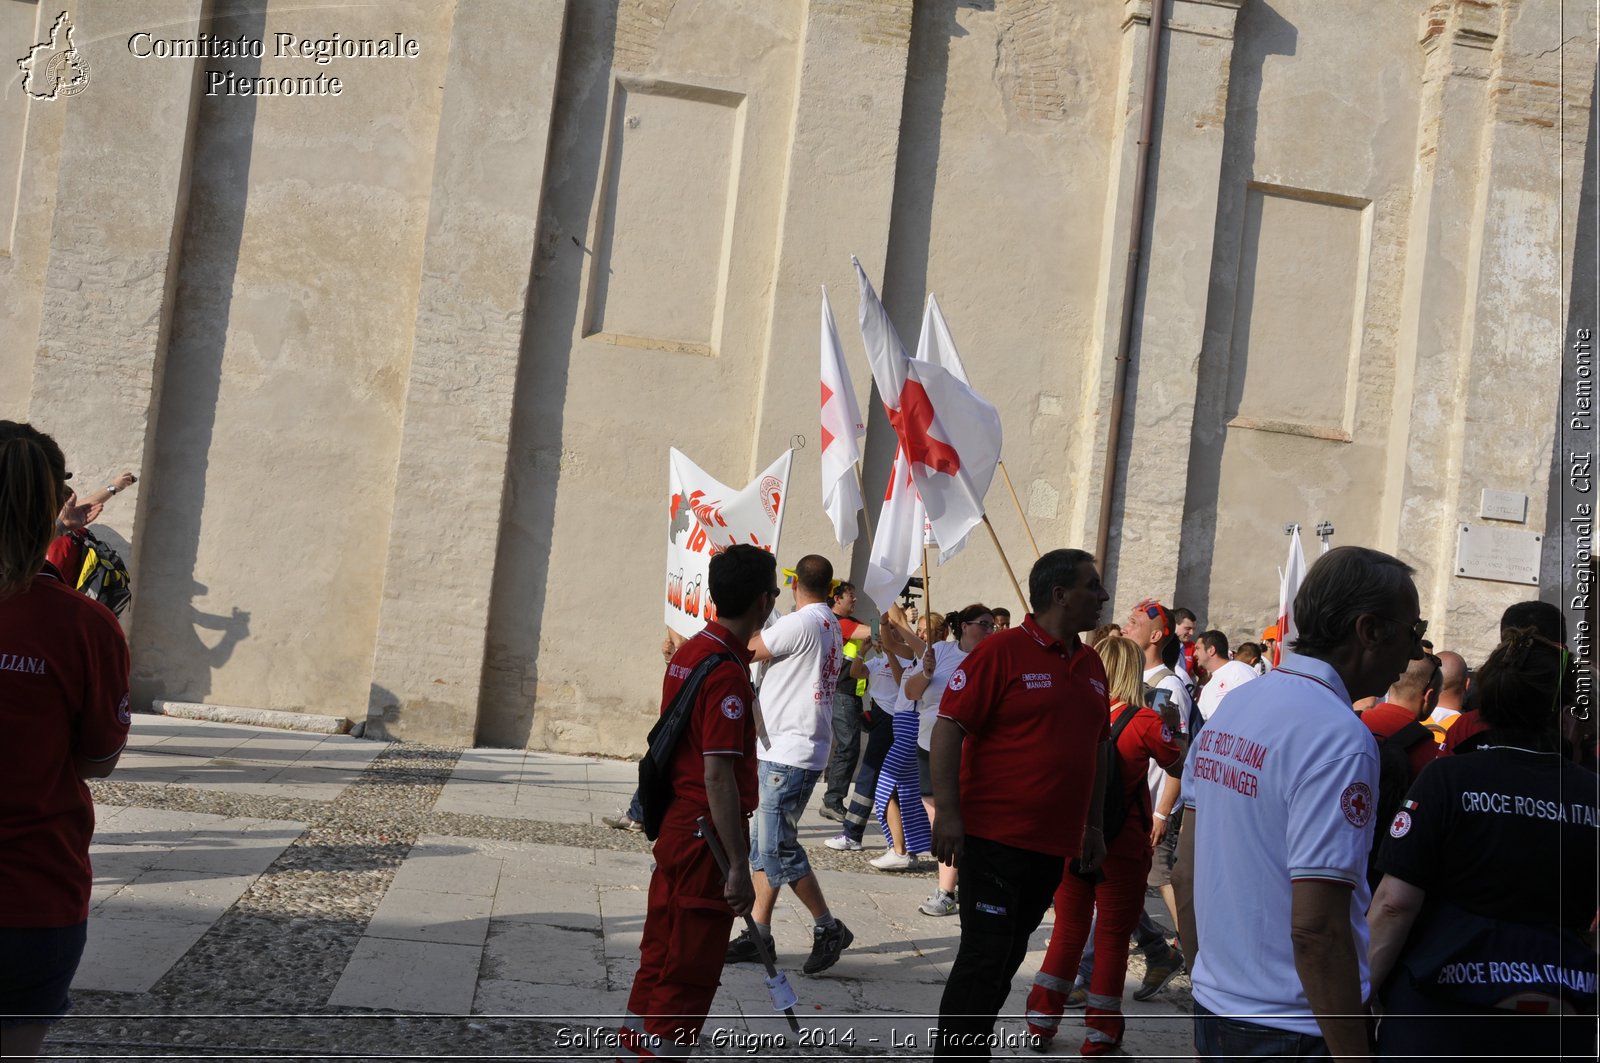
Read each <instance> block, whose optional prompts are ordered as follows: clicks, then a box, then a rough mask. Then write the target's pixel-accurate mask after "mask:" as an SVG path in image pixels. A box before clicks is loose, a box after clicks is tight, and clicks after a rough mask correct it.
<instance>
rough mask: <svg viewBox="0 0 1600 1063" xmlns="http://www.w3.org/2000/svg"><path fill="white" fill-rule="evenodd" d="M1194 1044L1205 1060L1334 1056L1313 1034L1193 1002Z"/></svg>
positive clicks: (1204, 1062) (1325, 1044) (1325, 1057)
mask: <svg viewBox="0 0 1600 1063" xmlns="http://www.w3.org/2000/svg"><path fill="white" fill-rule="evenodd" d="M1194 1047H1195V1050H1196V1054H1197V1055H1198V1056H1199V1057H1200V1059H1201V1061H1202V1063H1212V1061H1214V1060H1215V1061H1222V1060H1231V1059H1332V1058H1333V1057H1332V1056H1330V1055H1329V1054H1328V1042H1327V1041H1324V1040H1323V1039H1322V1038H1320V1037H1313V1036H1311V1035H1310V1034H1305V1033H1295V1032H1294V1031H1293V1030H1280V1029H1277V1028H1276V1027H1273V1026H1262V1025H1261V1024H1260V1023H1255V1022H1246V1021H1245V1020H1244V1019H1235V1018H1231V1017H1229V1016H1227V1015H1218V1014H1216V1013H1215V1012H1213V1011H1211V1010H1210V1009H1209V1008H1207V1007H1206V1006H1205V1005H1204V1004H1202V1003H1200V1002H1199V1001H1198V1000H1197V1001H1195V1002H1194Z"/></svg>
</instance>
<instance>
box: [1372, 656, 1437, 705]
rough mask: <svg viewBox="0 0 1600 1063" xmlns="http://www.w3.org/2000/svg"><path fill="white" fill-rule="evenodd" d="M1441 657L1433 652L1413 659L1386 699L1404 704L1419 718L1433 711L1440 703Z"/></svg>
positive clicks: (1394, 703) (1391, 702)
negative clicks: (1433, 654)
mask: <svg viewBox="0 0 1600 1063" xmlns="http://www.w3.org/2000/svg"><path fill="white" fill-rule="evenodd" d="M1438 690H1439V659H1438V658H1437V657H1434V656H1432V655H1431V654H1430V655H1428V656H1425V657H1421V658H1419V659H1417V660H1415V661H1412V662H1411V663H1410V664H1409V665H1407V666H1406V670H1405V671H1404V672H1401V673H1400V678H1399V679H1396V680H1395V681H1394V685H1393V686H1391V687H1390V688H1389V696H1388V697H1387V698H1385V699H1384V700H1386V701H1388V702H1389V703H1390V704H1393V705H1404V706H1405V707H1406V708H1408V709H1411V710H1412V711H1413V712H1415V713H1416V714H1417V718H1418V719H1421V718H1422V717H1424V716H1427V715H1429V714H1430V713H1432V712H1433V708H1434V705H1436V704H1437V703H1438Z"/></svg>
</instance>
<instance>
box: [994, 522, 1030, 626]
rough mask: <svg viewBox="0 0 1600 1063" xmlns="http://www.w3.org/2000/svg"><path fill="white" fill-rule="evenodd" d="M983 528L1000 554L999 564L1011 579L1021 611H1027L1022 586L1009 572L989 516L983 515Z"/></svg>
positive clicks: (1004, 555) (1025, 596)
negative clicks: (1020, 603)
mask: <svg viewBox="0 0 1600 1063" xmlns="http://www.w3.org/2000/svg"><path fill="white" fill-rule="evenodd" d="M983 526H984V527H985V528H988V529H989V538H991V539H993V540H994V548H995V550H996V551H997V552H998V553H999V554H1000V563H1001V564H1002V565H1004V566H1006V575H1008V576H1010V577H1011V585H1012V586H1013V587H1015V588H1016V589H1017V598H1018V600H1019V601H1021V602H1022V611H1023V612H1024V613H1026V612H1027V611H1028V596H1027V595H1026V594H1023V593H1022V584H1020V583H1018V582H1017V574H1016V573H1015V572H1013V571H1011V562H1010V561H1009V560H1008V559H1007V558H1006V552H1005V549H1004V548H1003V547H1001V545H1000V536H998V535H996V534H995V533H994V525H993V524H991V523H989V514H987V513H985V514H984V515H983Z"/></svg>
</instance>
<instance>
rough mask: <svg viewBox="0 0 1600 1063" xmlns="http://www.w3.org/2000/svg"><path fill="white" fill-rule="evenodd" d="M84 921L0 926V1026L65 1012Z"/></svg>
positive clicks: (42, 1019)
mask: <svg viewBox="0 0 1600 1063" xmlns="http://www.w3.org/2000/svg"><path fill="white" fill-rule="evenodd" d="M88 925H89V924H87V923H79V924H77V925H76V926H61V927H44V928H39V927H0V1026H25V1025H34V1024H38V1023H52V1022H55V1021H56V1020H58V1019H60V1018H61V1017H62V1016H63V1015H65V1014H66V1013H67V1009H68V1008H70V1007H71V1006H72V998H71V997H69V996H67V987H68V986H70V985H71V984H72V976H73V975H74V974H76V973H77V970H78V961H79V960H80V959H82V957H83V943H84V940H85V931H86V930H87V928H88Z"/></svg>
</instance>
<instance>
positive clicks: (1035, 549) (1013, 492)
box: [985, 461, 1044, 557]
mask: <svg viewBox="0 0 1600 1063" xmlns="http://www.w3.org/2000/svg"><path fill="white" fill-rule="evenodd" d="M997 464H999V466H1000V475H1001V476H1004V477H1005V478H1006V490H1007V491H1010V492H1011V504H1012V505H1014V506H1016V507H1017V516H1019V517H1021V518H1022V530H1023V531H1025V532H1027V533H1028V543H1029V545H1031V546H1032V547H1033V556H1034V557H1043V556H1044V555H1043V554H1042V553H1040V552H1039V543H1038V542H1037V541H1036V540H1035V539H1034V537H1033V529H1032V528H1030V527H1028V515H1027V514H1026V513H1024V512H1022V502H1021V500H1019V499H1018V498H1017V489H1016V488H1015V487H1012V486H1011V474H1010V473H1008V472H1006V463H1005V462H1003V461H1002V462H998V463H997ZM985 519H987V518H985Z"/></svg>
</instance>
